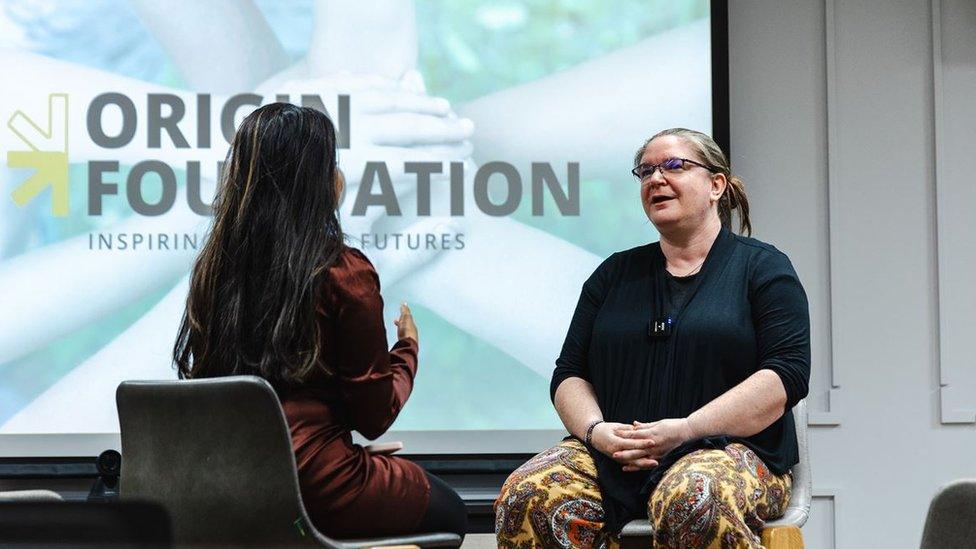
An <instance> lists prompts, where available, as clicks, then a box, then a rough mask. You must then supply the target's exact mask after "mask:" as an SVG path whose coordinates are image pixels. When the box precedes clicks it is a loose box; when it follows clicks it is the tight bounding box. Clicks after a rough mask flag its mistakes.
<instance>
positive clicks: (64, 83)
mask: <svg viewBox="0 0 976 549" xmlns="http://www.w3.org/2000/svg"><path fill="white" fill-rule="evenodd" d="M0 6H2V8H0V58H2V64H0V66H2V70H3V73H4V74H5V79H4V80H5V82H4V85H3V86H0V97H2V100H0V116H2V120H3V122H4V126H3V128H2V129H0V135H2V137H0V141H2V147H3V151H4V153H5V154H4V156H5V163H4V165H3V166H0V186H2V189H3V193H2V196H0V288H2V290H0V291H2V294H0V296H2V297H0V299H2V301H0V456H88V455H95V454H97V453H99V452H100V451H102V450H104V449H106V448H111V447H115V448H117V447H118V418H117V416H116V411H115V389H116V387H117V386H118V384H119V383H120V382H121V381H123V380H126V379H172V378H175V377H176V374H175V370H174V368H173V365H172V347H173V343H174V339H175V335H176V330H177V327H178V324H179V321H180V318H181V315H182V312H183V307H184V304H185V299H186V295H187V281H188V273H189V270H190V268H191V266H192V264H193V261H194V258H195V256H196V254H197V252H198V250H199V249H200V247H201V245H202V242H203V241H204V240H205V239H206V236H207V230H208V227H209V224H210V213H209V204H210V202H211V200H212V197H213V194H214V189H215V181H216V180H217V178H218V174H219V170H220V163H221V161H222V160H223V159H224V157H225V155H226V153H227V149H228V143H229V139H230V138H231V137H232V135H233V131H234V128H235V127H236V125H237V124H238V123H239V122H240V120H241V119H242V118H243V117H244V116H246V115H247V114H248V113H249V112H250V111H251V110H253V109H255V108H256V107H257V106H259V105H261V104H265V103H269V102H272V101H290V102H293V103H296V104H304V105H307V106H312V107H315V108H319V109H324V110H325V111H326V112H327V113H328V114H329V115H330V117H331V118H332V119H333V121H334V122H335V125H336V126H337V128H338V130H339V133H340V136H341V139H340V141H341V143H340V150H339V152H338V155H339V162H340V166H341V169H342V171H343V173H344V175H345V178H346V180H347V188H346V192H345V196H344V199H343V204H342V207H341V211H340V219H341V222H342V225H343V229H344V231H345V233H346V236H347V239H348V242H349V244H350V245H353V246H356V247H359V248H360V249H362V250H363V251H364V252H365V253H366V255H367V256H368V257H369V258H370V259H371V260H372V262H373V263H374V265H375V266H376V268H377V271H378V272H379V274H380V279H381V284H382V288H383V295H384V299H385V302H386V305H387V310H386V314H385V319H386V321H387V322H388V330H387V333H388V337H390V338H391V342H392V338H393V337H394V336H395V328H394V326H393V323H392V320H393V318H395V314H396V308H397V305H398V304H399V303H400V302H403V301H405V302H407V303H409V304H410V305H411V306H412V307H413V310H414V313H415V317H416V320H417V323H418V325H419V329H420V335H421V345H420V348H421V351H420V368H419V373H418V376H417V378H416V384H415V387H414V391H413V394H412V396H411V398H410V400H409V402H408V403H407V405H406V407H405V408H404V410H403V411H402V413H401V415H400V417H399V418H398V419H397V421H396V423H395V424H394V425H393V427H392V429H391V431H390V432H389V433H388V434H387V435H386V436H384V437H383V439H384V440H403V441H405V443H406V445H407V451H408V452H409V453H423V454H436V453H486V452H487V453H523V452H534V451H538V450H539V449H541V448H544V447H547V446H549V445H551V444H552V443H554V442H555V441H557V440H558V439H559V437H560V436H561V435H562V427H561V424H560V422H559V419H558V417H557V416H556V414H555V412H554V410H553V408H552V404H551V402H550V400H549V378H550V374H551V371H552V369H553V367H554V360H555V358H556V356H557V355H558V353H559V350H560V347H561V345H562V341H563V338H564V337H565V333H566V328H567V326H568V323H569V319H570V317H571V315H572V312H573V309H574V307H575V304H576V301H577V299H578V297H579V292H580V288H581V285H582V283H583V281H584V280H585V279H586V277H587V276H588V275H589V274H590V273H591V272H592V271H593V269H594V268H595V267H596V266H597V265H598V264H599V263H600V262H601V261H602V260H603V259H604V258H606V257H607V256H608V255H610V254H611V253H613V252H614V251H618V250H623V249H627V248H630V247H633V246H637V245H641V244H644V243H647V242H650V241H654V240H656V239H657V234H656V232H655V231H654V228H653V226H652V225H651V224H650V223H649V222H648V220H647V218H646V217H645V215H644V213H643V210H642V208H641V204H640V200H639V196H638V188H639V186H638V184H637V182H636V181H635V180H634V178H633V177H632V176H631V175H630V173H629V171H630V169H631V167H632V162H633V154H634V152H635V150H636V149H637V148H638V147H639V146H640V145H641V144H642V143H643V142H644V140H645V139H646V138H647V137H649V136H650V135H652V134H653V133H655V132H657V131H658V130H661V129H664V128H668V127H674V126H682V127H688V128H694V129H698V130H701V131H705V132H709V133H711V132H712V131H713V127H714V130H715V131H716V132H720V131H722V130H723V126H724V131H725V133H726V134H727V124H728V122H727V112H725V111H724V110H722V111H721V116H716V113H719V111H718V110H715V109H716V108H718V107H716V108H713V96H714V97H726V98H727V82H725V81H718V80H716V79H715V78H714V77H713V54H714V55H715V57H714V59H717V60H718V61H716V62H719V63H723V64H724V63H726V59H725V56H726V54H725V44H724V43H722V44H719V47H716V48H714V50H715V51H714V52H713V47H712V44H713V40H714V36H716V35H713V23H714V22H715V21H714V16H713V15H712V8H713V6H710V5H709V2H708V1H707V0H681V1H673V0H622V1H619V2H603V1H600V0H581V1H570V0H512V1H502V2H498V1H494V0H492V1H489V0H461V1H452V2H439V1H435V0H417V1H415V2H410V1H408V0H397V1H394V0H389V1H379V2H356V3H353V2H342V1H334V2H333V1H328V0H323V1H317V2H313V1H297V0H296V1H271V0H253V1H248V0H241V1H239V2H196V3H189V2H187V3H180V4H179V5H171V4H168V3H157V2H151V1H145V0H133V1H131V2H127V1H123V0H98V1H91V2H79V1H71V0H51V1H44V2H33V1H28V0H9V1H4V2H0ZM722 6H723V9H724V2H723V3H722ZM722 21H723V22H722V25H724V16H722ZM724 33H725V30H724V28H722V29H720V31H719V34H718V36H722V37H723V38H722V40H724ZM418 97H420V98H423V97H438V98H443V100H442V101H438V102H435V103H433V104H435V105H436V109H435V110H436V111H437V112H433V113H432V112H425V113H417V112H414V111H415V110H416V109H414V108H413V107H414V105H413V104H412V103H411V101H412V99H411V98H418ZM726 101H727V99H726ZM425 104H426V105H431V104H432V103H431V102H426V103H425ZM713 116H716V118H717V119H718V122H717V123H715V122H713Z"/></svg>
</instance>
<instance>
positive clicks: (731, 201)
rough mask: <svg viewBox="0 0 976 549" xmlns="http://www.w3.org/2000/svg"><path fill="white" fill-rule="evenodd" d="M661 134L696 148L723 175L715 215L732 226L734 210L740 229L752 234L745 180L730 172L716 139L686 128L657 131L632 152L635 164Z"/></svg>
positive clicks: (728, 227)
mask: <svg viewBox="0 0 976 549" xmlns="http://www.w3.org/2000/svg"><path fill="white" fill-rule="evenodd" d="M664 135H673V136H676V137H680V138H682V139H684V140H685V141H686V142H688V143H689V144H690V145H691V146H692V148H694V149H695V152H697V153H698V155H699V156H700V157H701V161H702V163H704V164H707V165H708V166H710V167H711V168H712V169H713V170H714V171H715V173H720V174H722V175H724V176H725V179H726V181H728V185H726V186H725V192H724V193H722V197H721V198H719V200H718V217H719V219H720V220H721V221H722V226H723V227H725V228H726V229H729V230H732V213H733V210H735V211H736V212H737V213H738V217H739V233H740V234H744V235H747V236H748V235H751V234H752V222H751V221H750V220H749V199H748V198H747V197H746V188H745V184H744V183H743V182H742V179H740V178H739V177H737V176H734V175H732V170H731V168H730V166H729V159H728V157H726V156H725V153H724V152H722V149H721V147H719V146H718V144H717V143H715V140H714V139H712V138H711V137H709V136H708V135H706V134H704V133H701V132H696V131H695V130H689V129H686V128H670V129H667V130H664V131H660V132H658V133H656V134H654V136H653V137H651V138H650V139H648V140H647V141H645V142H644V144H643V145H642V146H641V148H640V149H638V150H637V154H635V155H634V167H637V165H638V164H640V161H641V157H642V156H644V151H645V150H646V149H647V146H648V145H650V143H651V141H654V140H655V139H657V138H658V137H661V136H664Z"/></svg>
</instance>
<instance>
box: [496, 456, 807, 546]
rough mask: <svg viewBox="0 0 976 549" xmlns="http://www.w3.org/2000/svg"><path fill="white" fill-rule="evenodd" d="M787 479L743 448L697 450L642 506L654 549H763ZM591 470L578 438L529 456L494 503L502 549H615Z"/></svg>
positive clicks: (785, 496) (782, 505)
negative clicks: (761, 536) (651, 529)
mask: <svg viewBox="0 0 976 549" xmlns="http://www.w3.org/2000/svg"><path fill="white" fill-rule="evenodd" d="M791 488H792V477H791V476H790V474H789V473H787V474H785V475H782V476H776V475H774V474H772V472H771V471H769V469H767V468H766V465H765V464H764V463H763V462H762V460H760V459H759V457H758V456H756V454H755V453H754V452H753V451H752V450H749V449H748V448H746V447H745V446H743V445H742V444H731V445H729V446H727V447H726V448H725V449H724V450H698V451H695V452H692V453H690V454H688V455H687V456H684V457H682V458H681V459H679V460H678V461H677V462H676V463H675V464H674V465H672V466H671V468H669V469H668V470H667V471H666V472H665V474H664V476H663V478H662V479H661V482H660V483H659V484H658V486H657V488H656V489H655V490H654V492H653V493H652V494H651V498H650V501H648V503H647V512H648V517H649V518H650V520H651V524H652V525H653V526H654V547H680V548H692V547H761V545H760V542H759V536H758V535H757V532H758V531H759V530H760V529H761V528H762V527H763V524H764V521H765V520H768V519H773V518H777V517H779V516H781V515H782V514H783V511H784V510H785V509H786V505H787V504H788V503H789V500H790V492H791ZM601 501H602V500H601V497H600V488H599V485H598V484H597V478H596V466H595V465H594V463H593V458H591V457H590V455H589V453H588V452H587V450H586V447H585V446H583V444H582V443H581V442H580V441H578V440H576V439H566V440H564V441H563V442H561V443H560V444H559V445H558V446H555V447H553V448H550V449H548V450H546V451H544V452H542V453H540V454H539V455H537V456H535V457H534V458H532V459H531V460H529V461H528V462H526V463H525V464H524V465H522V466H521V467H519V468H518V469H516V470H515V472H513V473H512V474H511V476H509V477H508V480H507V481H505V485H504V486H503V487H502V491H501V493H500V494H499V496H498V499H497V500H496V501H495V534H496V536H497V538H498V546H499V547H501V548H518V549H522V548H534V547H546V548H549V547H552V548H556V547H593V548H601V549H602V548H610V547H616V546H617V543H618V542H617V539H616V536H613V535H609V534H607V533H606V532H604V531H603V520H604V519H603V507H602V503H601Z"/></svg>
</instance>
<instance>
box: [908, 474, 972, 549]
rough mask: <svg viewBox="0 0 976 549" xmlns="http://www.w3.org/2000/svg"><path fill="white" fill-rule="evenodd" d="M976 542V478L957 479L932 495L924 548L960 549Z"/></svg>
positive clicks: (926, 519)
mask: <svg viewBox="0 0 976 549" xmlns="http://www.w3.org/2000/svg"><path fill="white" fill-rule="evenodd" d="M974 543H976V479H968V480H957V481H955V482H951V483H949V484H947V485H945V486H943V487H942V488H941V489H939V493H937V494H936V495H935V497H934V498H932V503H931V504H930V505H929V513H928V516H926V517H925V530H924V531H923V532H922V546H921V547H922V549H936V548H938V549H956V548H963V547H969V548H971V547H973V544H974Z"/></svg>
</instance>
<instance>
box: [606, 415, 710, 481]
mask: <svg viewBox="0 0 976 549" xmlns="http://www.w3.org/2000/svg"><path fill="white" fill-rule="evenodd" d="M616 434H617V436H619V437H621V438H630V439H651V440H653V441H654V445H653V446H651V447H650V448H648V449H645V450H622V451H620V452H616V453H614V455H613V458H614V459H616V460H617V461H621V460H624V461H625V465H624V471H637V470H640V469H650V468H652V467H655V466H656V465H657V460H659V459H660V458H662V457H663V456H665V455H666V454H667V453H668V452H670V451H671V450H674V449H675V448H677V447H678V446H680V445H681V444H683V443H685V442H687V441H689V440H691V439H693V438H695V432H694V430H692V428H691V424H690V423H688V419H687V418H681V419H662V420H660V421H655V422H653V423H641V422H639V421H635V422H634V425H633V427H630V428H627V429H620V430H618V431H617V432H616Z"/></svg>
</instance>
